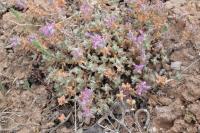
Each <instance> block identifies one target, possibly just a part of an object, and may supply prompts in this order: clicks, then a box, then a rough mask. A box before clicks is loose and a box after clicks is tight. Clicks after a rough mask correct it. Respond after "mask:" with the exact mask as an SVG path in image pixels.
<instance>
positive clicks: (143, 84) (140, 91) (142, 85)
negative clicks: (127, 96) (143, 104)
mask: <svg viewBox="0 0 200 133" xmlns="http://www.w3.org/2000/svg"><path fill="white" fill-rule="evenodd" d="M150 88H151V87H150V86H148V85H147V83H146V82H145V81H143V82H141V83H139V84H138V85H137V86H136V93H137V94H138V95H139V96H141V95H142V94H143V93H146V92H147V91H148V90H149V89H150Z"/></svg>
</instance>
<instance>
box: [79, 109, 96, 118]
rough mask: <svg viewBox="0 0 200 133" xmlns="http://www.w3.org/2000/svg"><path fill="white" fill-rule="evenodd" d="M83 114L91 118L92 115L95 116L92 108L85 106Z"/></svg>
mask: <svg viewBox="0 0 200 133" xmlns="http://www.w3.org/2000/svg"><path fill="white" fill-rule="evenodd" d="M82 115H83V116H84V117H87V118H91V117H92V116H94V115H93V112H92V110H91V109H90V108H84V109H83V112H82Z"/></svg>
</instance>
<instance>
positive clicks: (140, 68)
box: [134, 64, 144, 73]
mask: <svg viewBox="0 0 200 133" xmlns="http://www.w3.org/2000/svg"><path fill="white" fill-rule="evenodd" d="M143 68H144V65H143V64H141V65H136V64H134V71H136V72H137V73H142V70H143Z"/></svg>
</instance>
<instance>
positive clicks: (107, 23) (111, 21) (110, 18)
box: [105, 16, 116, 28]
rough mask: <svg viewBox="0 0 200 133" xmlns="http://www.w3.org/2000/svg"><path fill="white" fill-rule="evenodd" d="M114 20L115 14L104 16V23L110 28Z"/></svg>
mask: <svg viewBox="0 0 200 133" xmlns="http://www.w3.org/2000/svg"><path fill="white" fill-rule="evenodd" d="M115 21H116V17H115V16H111V17H109V18H106V19H105V23H106V26H107V27H108V28H112V27H113V26H114V24H115Z"/></svg>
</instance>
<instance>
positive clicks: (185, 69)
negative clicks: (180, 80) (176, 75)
mask: <svg viewBox="0 0 200 133" xmlns="http://www.w3.org/2000/svg"><path fill="white" fill-rule="evenodd" d="M199 60H200V58H198V59H197V60H196V61H194V62H192V63H191V64H190V65H189V66H188V67H186V68H185V69H184V70H183V71H182V72H181V73H183V72H185V71H186V70H188V69H189V68H190V67H191V66H193V65H194V64H196V63H197V62H198V61H199Z"/></svg>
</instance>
